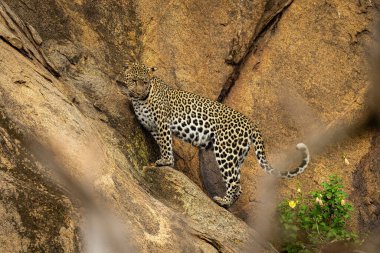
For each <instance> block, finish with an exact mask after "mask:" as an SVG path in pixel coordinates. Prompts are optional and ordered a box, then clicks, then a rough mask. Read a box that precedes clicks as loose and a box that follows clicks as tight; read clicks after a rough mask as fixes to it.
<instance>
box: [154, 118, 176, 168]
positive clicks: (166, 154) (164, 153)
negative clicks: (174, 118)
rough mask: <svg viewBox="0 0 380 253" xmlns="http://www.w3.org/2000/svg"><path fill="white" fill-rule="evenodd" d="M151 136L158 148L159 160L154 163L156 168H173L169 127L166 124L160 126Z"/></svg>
mask: <svg viewBox="0 0 380 253" xmlns="http://www.w3.org/2000/svg"><path fill="white" fill-rule="evenodd" d="M151 134H152V136H153V138H154V139H155V140H156V142H157V144H158V146H160V154H161V158H160V159H158V160H157V161H156V162H155V164H156V166H173V165H174V158H173V148H172V135H171V131H170V127H169V126H168V125H167V124H164V125H161V126H159V127H158V129H157V130H156V131H153V132H151Z"/></svg>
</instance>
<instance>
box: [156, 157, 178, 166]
mask: <svg viewBox="0 0 380 253" xmlns="http://www.w3.org/2000/svg"><path fill="white" fill-rule="evenodd" d="M155 165H156V166H171V167H172V166H173V165H174V164H173V161H171V160H169V159H164V158H161V159H158V160H157V161H156V162H155Z"/></svg>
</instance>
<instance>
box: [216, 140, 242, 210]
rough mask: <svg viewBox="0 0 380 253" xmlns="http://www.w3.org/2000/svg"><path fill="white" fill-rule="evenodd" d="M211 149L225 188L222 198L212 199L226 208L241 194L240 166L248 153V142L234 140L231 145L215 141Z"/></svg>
mask: <svg viewBox="0 0 380 253" xmlns="http://www.w3.org/2000/svg"><path fill="white" fill-rule="evenodd" d="M213 148H214V153H215V157H216V161H217V163H218V166H219V169H220V172H221V173H222V176H223V181H224V182H225V184H226V188H227V190H226V194H225V196H224V197H219V196H214V197H213V199H214V201H215V202H216V203H218V204H219V205H220V206H222V207H225V208H228V207H230V206H231V205H232V204H233V203H234V202H235V201H236V200H237V199H238V198H239V196H240V194H241V186H240V166H241V164H242V163H243V161H244V160H245V157H246V155H247V153H248V150H249V140H245V141H244V138H235V140H234V141H232V143H226V142H223V141H220V140H215V143H214V145H213Z"/></svg>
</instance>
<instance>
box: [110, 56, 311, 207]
mask: <svg viewBox="0 0 380 253" xmlns="http://www.w3.org/2000/svg"><path fill="white" fill-rule="evenodd" d="M154 70H155V69H154V68H148V67H146V66H145V65H143V64H137V63H134V64H132V65H130V66H129V67H127V69H126V71H125V72H124V73H123V74H122V75H120V76H119V78H118V81H117V82H118V83H119V84H120V87H121V90H122V92H123V93H125V94H126V95H128V96H129V98H130V99H131V101H132V104H133V108H134V111H135V113H136V115H137V117H138V119H139V120H140V122H141V123H142V125H143V126H144V127H145V128H146V129H148V130H149V131H150V133H151V134H152V135H153V137H154V139H155V140H156V141H157V143H158V145H159V147H160V152H161V158H160V159H159V160H157V161H156V165H157V166H165V165H167V166H173V163H174V159H173V150H172V134H173V135H175V136H177V137H179V138H180V139H182V140H184V141H187V142H189V143H191V144H192V145H194V146H199V147H201V148H212V149H213V151H214V153H215V157H216V161H217V163H218V166H219V169H220V172H221V173H222V175H223V180H224V182H225V183H226V188H227V192H226V194H225V196H224V197H223V198H221V197H218V196H215V197H214V200H215V201H216V202H217V203H218V204H219V205H221V206H224V207H229V206H231V205H232V204H233V203H234V202H235V201H236V200H237V199H238V198H239V196H240V194H241V186H240V166H241V165H242V163H243V161H244V160H245V158H246V156H247V153H248V151H249V148H250V146H251V144H253V145H254V147H255V152H256V157H257V160H258V162H259V164H260V166H261V167H262V168H263V169H264V171H265V172H267V173H269V174H274V175H277V176H279V177H282V178H292V177H294V176H296V175H298V174H300V173H302V172H303V171H304V170H305V169H306V167H307V166H308V164H309V160H310V155H309V150H308V148H307V146H306V145H305V144H303V143H299V144H297V149H298V150H301V151H302V152H303V160H302V163H301V165H300V166H298V167H296V168H295V169H293V170H291V171H285V172H281V171H278V170H276V169H274V168H272V167H271V166H270V165H269V163H268V161H267V160H266V157H265V149H264V143H263V139H262V136H261V133H260V131H259V129H258V128H257V126H256V125H254V124H253V123H252V122H251V121H250V120H249V119H248V118H247V117H245V116H244V115H243V114H241V113H239V112H237V111H235V110H233V109H232V108H230V107H228V106H226V105H224V104H221V103H218V102H215V101H212V100H210V99H208V98H204V97H201V96H198V95H196V94H193V93H189V92H186V91H182V90H178V89H174V88H172V87H170V86H168V85H167V84H165V82H163V81H162V80H161V79H159V78H157V77H155V76H153V75H152V72H153V71H154Z"/></svg>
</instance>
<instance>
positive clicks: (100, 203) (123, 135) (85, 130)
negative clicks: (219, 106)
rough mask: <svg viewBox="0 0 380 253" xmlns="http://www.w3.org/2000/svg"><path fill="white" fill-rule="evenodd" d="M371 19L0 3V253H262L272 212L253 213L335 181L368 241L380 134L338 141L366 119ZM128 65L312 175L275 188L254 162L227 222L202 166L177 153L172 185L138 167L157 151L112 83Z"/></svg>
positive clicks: (286, 3) (234, 6)
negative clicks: (212, 104) (214, 106)
mask: <svg viewBox="0 0 380 253" xmlns="http://www.w3.org/2000/svg"><path fill="white" fill-rule="evenodd" d="M5 3H7V4H8V5H9V6H8V5H6V4H5ZM377 8H378V3H377V1H338V0H326V1H311V0H310V1H309V0H304V1H301V0H294V1H292V0H265V1H258V0H257V1H256V0H255V1H224V0H223V1H159V0H154V1H146V0H128V1H117V0H99V1H90V0H75V1H69V0H48V1H46V0H22V1H21V0H20V1H19V0H4V1H3V2H1V3H0V15H1V19H0V38H1V40H0V69H1V71H0V113H1V114H0V116H1V118H0V142H1V146H0V174H1V177H0V191H1V194H0V196H1V197H0V214H2V215H1V216H0V244H1V245H2V246H1V247H2V250H3V251H4V252H15V251H16V252H24V251H26V252H43V251H45V252H83V251H86V249H87V250H88V249H91V247H100V249H104V250H105V249H108V250H113V252H123V251H124V252H271V251H273V249H272V246H271V245H270V244H268V243H267V242H265V241H264V240H262V239H260V238H266V237H267V234H270V233H268V231H269V230H268V229H270V226H268V224H265V222H264V223H260V222H258V221H263V220H264V221H268V222H269V223H270V222H271V219H272V217H271V216H270V215H269V214H270V213H271V212H269V211H267V212H261V211H260V210H265V208H267V207H268V204H271V203H275V199H273V198H275V197H276V196H277V195H281V194H286V193H288V192H289V191H291V190H292V189H295V188H296V187H299V186H300V187H302V188H303V189H304V190H305V191H307V190H308V189H311V188H314V187H316V186H317V184H318V183H320V182H321V181H324V180H326V179H327V178H328V176H329V175H330V174H333V173H335V174H338V175H340V176H342V177H343V178H344V182H345V184H346V187H347V188H348V190H353V189H356V188H360V189H361V192H362V193H363V194H364V195H365V196H366V197H365V199H368V201H367V202H368V203H369V204H366V203H367V202H365V203H362V202H363V198H362V197H361V196H354V195H353V196H354V197H353V198H352V201H353V205H354V206H357V207H358V210H359V211H358V213H357V221H358V222H354V224H353V225H355V224H356V225H357V227H358V228H360V229H361V230H362V231H368V230H369V229H372V228H374V227H376V226H377V225H378V220H379V212H378V207H379V205H378V204H379V203H377V202H376V198H372V197H374V196H375V195H376V194H377V193H375V192H373V191H372V190H371V189H374V186H375V185H378V183H379V181H378V180H379V178H378V175H376V176H374V175H373V174H376V171H375V170H374V168H376V166H377V163H376V161H375V160H376V159H375V157H376V154H377V153H376V152H377V151H376V150H377V149H378V141H376V140H377V139H378V136H377V135H378V134H377V132H373V131H371V130H369V131H364V132H363V131H362V132H360V134H359V135H353V134H351V133H352V132H350V131H351V129H353V128H355V126H357V125H358V124H360V123H361V121H362V120H363V117H364V116H365V112H366V111H367V107H366V102H365V99H366V96H365V95H366V92H367V90H368V87H369V85H370V76H369V74H368V72H369V66H368V64H367V61H366V57H365V55H366V50H367V47H368V46H370V45H371V43H372V40H373V28H372V24H373V20H374V17H375V14H376V11H377ZM126 61H142V62H144V63H146V64H148V65H152V66H153V65H154V66H156V67H158V72H157V75H159V76H160V77H161V78H162V79H164V80H165V81H167V82H168V83H170V84H171V85H173V86H175V87H177V88H180V89H184V90H187V91H191V92H194V93H197V94H201V95H203V96H206V97H209V98H211V99H214V100H219V101H221V102H223V103H226V104H227V105H229V106H231V107H233V108H235V109H237V110H239V111H241V112H242V113H244V114H246V115H247V116H248V117H250V118H251V119H252V121H254V122H256V123H257V124H258V125H259V126H260V128H261V130H262V132H263V135H264V138H265V140H266V144H267V150H268V151H267V153H268V156H269V159H270V161H273V162H272V163H273V165H274V166H278V167H280V168H287V167H289V166H294V164H296V163H297V162H298V160H297V158H299V157H297V155H296V153H292V152H289V151H290V150H292V149H293V147H294V146H295V144H296V143H298V142H300V141H303V142H306V144H308V145H309V147H310V148H311V151H312V159H313V160H312V164H311V165H310V167H309V169H308V170H307V171H306V172H305V173H304V174H303V175H302V176H300V177H298V178H297V179H294V180H292V181H287V182H284V183H281V184H280V185H278V186H276V185H273V184H272V183H268V182H267V180H266V178H267V177H266V176H265V175H264V173H262V172H261V171H260V168H259V166H258V164H257V162H256V161H255V158H254V155H253V154H252V153H253V152H251V155H250V156H249V158H248V159H247V161H246V162H245V163H244V165H243V168H242V170H243V172H242V185H243V194H242V196H241V197H240V199H239V200H238V202H237V203H236V204H235V205H234V206H233V207H232V208H231V209H230V210H224V209H222V208H220V207H218V206H217V205H216V204H215V203H213V202H212V201H211V200H210V198H209V197H208V196H207V194H208V195H210V196H213V195H214V194H220V195H221V194H223V191H224V186H223V183H222V182H221V178H220V176H219V172H218V169H217V168H216V165H215V161H214V157H213V154H212V153H203V152H202V153H199V151H198V150H197V149H196V148H193V147H192V146H191V145H189V144H185V143H183V142H180V141H177V140H175V143H174V144H175V147H174V149H175V158H176V165H175V168H176V170H178V171H176V170H174V169H173V168H152V167H144V166H145V165H147V164H149V163H151V162H153V161H155V159H156V158H157V157H158V155H159V154H158V151H157V150H158V148H157V145H156V144H155V143H154V141H153V139H152V137H151V136H150V135H149V134H148V133H147V132H146V131H145V130H144V129H142V128H141V126H140V124H139V123H138V122H137V120H136V118H135V116H134V114H133V112H132V109H131V107H130V105H129V103H128V101H127V99H126V98H125V97H124V96H123V95H122V94H121V93H120V92H119V91H118V88H117V86H116V84H115V82H114V77H115V75H116V74H117V73H118V72H119V71H120V70H121V69H122V66H123V64H124V63H125V62H126ZM371 139H372V141H371ZM336 141H339V144H335V142H336ZM342 157H346V158H347V159H348V160H349V162H350V164H349V165H347V164H345V163H344V162H343V161H344V159H342ZM143 167H144V168H143ZM353 173H354V174H353ZM184 174H185V175H186V176H185V175H184ZM352 175H354V176H352ZM263 182H267V183H263ZM351 186H354V187H356V188H352V187H351ZM363 187H364V188H363ZM277 188H279V189H280V194H277V193H276V192H274V189H277ZM371 196H372V197H371ZM91 217H93V218H94V219H92V218H91ZM99 217H101V218H100V219H99ZM94 220H95V222H94ZM99 220H100V221H99ZM115 221H116V222H115ZM115 223H116V224H117V225H114V224H115ZM247 223H248V224H249V225H251V226H249V225H248V224H247ZM266 227H269V228H266ZM255 230H258V231H259V233H260V236H258V234H257V232H255ZM93 241H96V242H97V243H96V244H94V243H91V242H93ZM94 245H95V246H94Z"/></svg>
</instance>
